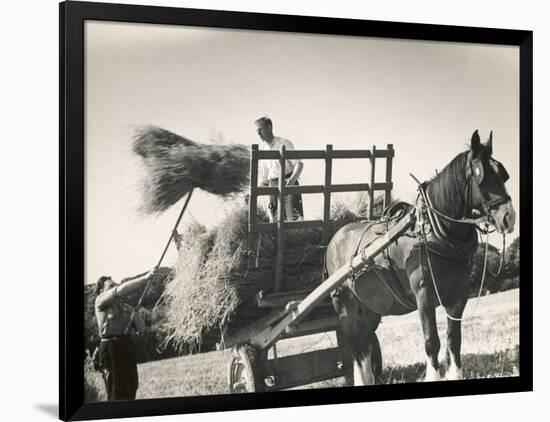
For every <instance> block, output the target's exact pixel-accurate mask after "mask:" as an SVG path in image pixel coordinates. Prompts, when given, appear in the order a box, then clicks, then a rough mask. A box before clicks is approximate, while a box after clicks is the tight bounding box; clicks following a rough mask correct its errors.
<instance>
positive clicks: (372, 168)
mask: <svg viewBox="0 0 550 422" xmlns="http://www.w3.org/2000/svg"><path fill="white" fill-rule="evenodd" d="M375 176H376V145H373V146H372V154H371V156H370V189H369V220H372V219H373V209H374V178H375Z"/></svg>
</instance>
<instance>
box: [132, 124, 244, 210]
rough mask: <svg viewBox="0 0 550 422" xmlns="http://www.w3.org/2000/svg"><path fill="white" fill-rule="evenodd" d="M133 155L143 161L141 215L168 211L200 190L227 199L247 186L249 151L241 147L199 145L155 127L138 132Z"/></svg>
mask: <svg viewBox="0 0 550 422" xmlns="http://www.w3.org/2000/svg"><path fill="white" fill-rule="evenodd" d="M133 151H134V153H135V154H137V155H139V156H140V157H141V158H142V159H143V160H142V164H143V168H144V170H145V177H144V178H143V181H142V188H141V191H142V197H143V204H142V211H143V212H145V213H148V214H154V213H159V212H162V211H165V210H167V209H168V208H169V207H170V206H172V205H174V204H175V203H176V202H178V201H179V200H180V199H181V198H182V197H183V196H184V195H185V194H186V193H188V192H189V191H191V190H192V189H194V188H200V189H202V190H205V191H207V192H210V193H212V194H214V195H219V196H222V197H228V196H231V195H233V194H235V193H238V192H241V191H243V190H244V189H245V188H246V186H247V183H248V172H249V151H248V148H247V147H245V146H243V145H235V144H226V145H221V144H215V145H213V144H200V143H197V142H193V141H191V140H189V139H186V138H184V137H182V136H179V135H176V134H175V133H172V132H170V131H168V130H166V129H162V128H159V127H156V126H145V127H141V128H139V129H138V130H137V131H136V133H135V136H134V142H133Z"/></svg>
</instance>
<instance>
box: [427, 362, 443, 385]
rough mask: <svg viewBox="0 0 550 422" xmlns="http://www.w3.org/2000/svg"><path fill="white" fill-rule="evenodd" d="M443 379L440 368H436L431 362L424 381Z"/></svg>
mask: <svg viewBox="0 0 550 422" xmlns="http://www.w3.org/2000/svg"><path fill="white" fill-rule="evenodd" d="M434 381H441V375H440V374H439V370H438V369H435V368H434V367H433V366H432V365H431V364H427V365H426V376H425V377H424V382H434Z"/></svg>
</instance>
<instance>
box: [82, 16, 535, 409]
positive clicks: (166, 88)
mask: <svg viewBox="0 0 550 422" xmlns="http://www.w3.org/2000/svg"><path fill="white" fill-rule="evenodd" d="M519 87H520V52H519V47H518V46H513V45H498V44H489V43H487V44H479V43H476V44H474V43H466V42H464V43H461V42H444V41H427V40H411V39H399V38H383V37H367V36H363V37H361V36H353V37H352V36H345V35H330V34H308V33H291V32H281V31H262V30H250V29H231V28H215V27H198V26H197V27H193V26H189V25H186V26H184V25H181V26H180V25H161V24H149V23H134V22H114V21H99V20H96V21H94V20H87V21H86V22H85V23H84V93H83V94H84V110H85V112H84V128H85V130H84V156H85V167H84V195H85V196H84V198H85V200H84V216H85V217H84V245H83V249H84V279H83V280H82V283H83V284H84V301H85V302H84V303H85V307H84V336H85V359H84V361H83V362H82V364H83V365H84V386H83V388H84V389H85V401H86V402H103V401H119V400H134V399H137V400H140V399H154V398H167V397H192V396H211V395H225V394H239V393H261V392H269V393H271V394H277V392H279V391H281V390H289V389H292V390H302V389H327V388H342V389H346V388H353V387H357V386H378V385H390V384H411V383H431V382H461V380H476V379H492V378H514V377H518V376H520V374H521V373H522V372H521V371H522V369H523V368H520V353H521V351H522V344H521V342H520V335H519V326H520V319H519V308H520V307H519V303H520V291H521V289H522V287H521V285H522V282H523V280H520V265H521V263H520V259H519V256H520V235H521V233H520V230H519V224H518V222H519V219H520V213H521V211H522V210H520V207H519V201H520V177H519V175H520V89H519ZM73 281H74V280H73ZM527 282H529V283H530V282H531V281H530V280H528V281H527ZM373 388H375V387H373Z"/></svg>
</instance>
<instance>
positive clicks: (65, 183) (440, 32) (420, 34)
mask: <svg viewBox="0 0 550 422" xmlns="http://www.w3.org/2000/svg"><path fill="white" fill-rule="evenodd" d="M86 20H100V21H119V22H136V23H155V24H172V25H192V26H199V27H213V28H237V29H253V30H268V31H284V32H295V33H315V34H334V35H348V36H368V37H382V38H400V39H413V40H434V41H448V42H465V43H484V44H495V45H511V46H519V49H520V87H519V89H520V146H521V154H520V209H521V214H520V216H521V219H520V222H519V223H520V230H521V233H522V247H521V278H523V279H525V280H532V275H533V258H532V255H533V251H532V233H533V221H532V204H533V192H532V179H533V174H532V163H533V55H532V54H533V33H532V32H531V31H523V30H507V29H490V28H473V27H457V26H440V25H425V24H410V23H397V22H380V21H365V20H353V19H336V18H322V17H306V16H286V15H271V14H260V13H243V12H228V11H211V10H197V9H183V8H171V7H153V6H136V5H120V4H106V3H88V2H77V1H70V2H64V3H61V4H60V7H59V21H60V38H59V40H60V42H59V48H60V57H59V60H60V61H59V69H60V85H59V86H60V91H59V98H60V110H59V116H60V120H59V131H60V149H59V151H60V160H59V162H60V168H59V171H60V180H59V189H60V193H61V194H60V204H59V205H60V207H59V209H60V220H59V223H60V262H59V266H60V290H59V294H60V296H59V299H60V326H59V329H60V345H59V347H60V356H59V365H60V379H59V382H60V394H59V400H60V406H59V411H60V418H61V419H63V420H86V419H102V418H115V417H135V416H153V415H168V414H181V413H196V412H212V411H228V410H238V409H258V408H276V407H287V406H312V405H320V404H335V403H352V402H362V401H380V400H396V399H411V398H421V397H441V396H462V395H473V394H493V393H507V392H519V391H531V390H532V388H533V364H532V356H533V350H532V347H533V339H532V337H533V328H532V327H533V313H532V303H533V292H532V284H531V283H530V282H527V283H524V284H522V292H521V295H520V344H521V355H520V367H521V373H520V375H519V376H518V377H510V378H495V379H477V380H463V381H461V382H445V383H426V384H422V385H421V387H419V385H418V384H393V385H377V386H374V387H369V391H368V394H365V391H364V388H366V387H358V388H352V389H345V390H344V389H341V388H340V389H338V388H332V389H323V390H301V391H283V392H278V393H276V394H271V393H255V394H254V395H252V396H250V395H218V396H207V397H206V396H204V397H181V398H159V399H147V400H136V401H129V402H125V401H120V402H99V403H84V389H83V384H84V381H83V380H84V373H83V365H82V362H83V357H84V336H83V327H84V312H83V301H82V298H83V288H84V285H83V283H82V282H81V281H82V279H83V274H84V166H85V157H84V22H85V21H86Z"/></svg>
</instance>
